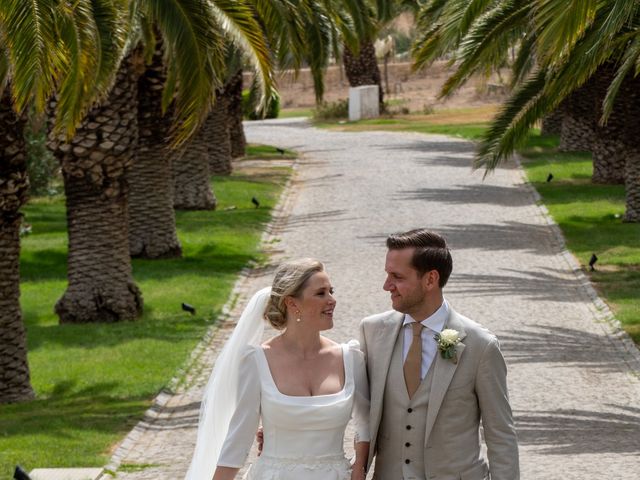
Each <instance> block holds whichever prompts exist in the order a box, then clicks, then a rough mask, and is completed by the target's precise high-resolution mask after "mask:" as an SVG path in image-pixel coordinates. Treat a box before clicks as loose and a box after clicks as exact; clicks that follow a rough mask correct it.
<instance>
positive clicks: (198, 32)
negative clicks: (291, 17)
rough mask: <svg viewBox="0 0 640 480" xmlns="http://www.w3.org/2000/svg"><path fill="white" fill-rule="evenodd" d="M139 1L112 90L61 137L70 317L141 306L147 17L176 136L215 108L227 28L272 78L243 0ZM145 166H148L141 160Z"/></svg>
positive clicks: (178, 139) (86, 318)
mask: <svg viewBox="0 0 640 480" xmlns="http://www.w3.org/2000/svg"><path fill="white" fill-rule="evenodd" d="M132 9H133V12H134V15H133V18H134V23H132V24H131V25H130V26H129V27H128V28H127V26H126V25H125V28H126V29H127V31H128V36H127V39H128V48H127V52H128V54H127V56H126V58H125V60H123V61H122V62H121V65H120V69H119V70H118V74H117V78H116V79H115V82H114V83H113V88H112V89H111V90H110V93H109V97H108V98H107V99H106V101H104V102H102V103H100V104H98V105H97V106H95V107H93V109H92V110H91V111H89V112H88V114H87V115H86V117H85V119H84V120H83V122H82V124H81V126H80V127H79V128H78V129H77V130H76V132H75V135H74V137H73V138H72V139H71V140H67V139H64V141H60V140H61V139H60V138H59V137H54V139H53V140H54V141H52V146H53V147H54V151H55V154H56V156H57V157H58V158H59V159H60V161H61V164H62V167H63V177H64V180H65V192H66V194H67V212H68V213H67V216H68V219H69V275H68V276H69V285H68V288H67V291H66V292H65V294H64V295H63V297H62V298H61V299H60V300H59V302H58V304H57V305H56V312H57V313H58V315H59V316H60V321H61V322H96V321H97V322H113V321H119V320H125V319H134V318H136V317H137V316H138V315H139V314H140V313H141V311H142V297H141V294H140V291H139V289H138V288H137V287H136V285H135V283H134V282H133V278H132V274H131V261H130V256H129V241H130V240H129V232H128V208H129V205H128V199H129V198H128V197H129V195H128V192H129V185H128V182H127V174H128V172H129V170H130V169H131V166H132V162H134V161H135V158H134V154H135V151H136V147H137V141H138V95H137V87H138V79H139V77H140V75H141V74H142V73H143V71H144V57H143V55H142V53H143V52H142V51H141V50H140V49H138V48H135V46H136V45H138V44H139V43H140V42H142V43H143V45H145V46H146V51H147V52H151V53H153V52H154V51H155V47H156V41H155V36H152V35H151V36H150V35H149V33H150V32H151V31H152V29H151V28H149V27H145V26H149V25H156V26H157V29H158V31H159V33H160V35H161V37H162V39H163V42H164V46H165V48H166V55H165V60H166V61H167V80H166V81H165V83H164V91H163V97H162V98H163V108H165V109H166V108H167V107H168V106H169V104H173V107H172V108H173V112H174V117H175V124H176V127H175V129H174V130H173V132H172V138H173V140H172V142H173V144H175V145H180V144H181V143H182V144H183V143H184V142H185V141H186V140H187V138H188V137H189V136H190V135H193V134H194V133H195V132H197V131H198V129H199V126H200V123H201V122H202V119H203V118H204V117H205V116H206V115H207V113H208V110H209V108H210V99H211V98H212V95H213V94H214V92H215V89H216V88H217V87H218V86H219V84H220V73H221V72H222V71H223V70H224V63H223V60H224V48H223V45H224V42H223V38H224V36H225V35H227V34H233V35H234V36H235V37H234V38H236V39H237V41H239V42H243V44H244V45H245V46H246V48H247V50H248V51H251V52H252V53H253V58H254V59H255V61H256V64H257V66H258V68H259V69H260V72H261V76H260V78H261V79H262V80H263V82H264V84H265V88H267V89H268V88H270V84H271V65H270V59H269V53H268V50H267V47H266V44H265V42H264V39H263V37H262V35H261V34H260V29H259V26H258V24H257V23H256V22H255V19H254V18H253V15H252V10H251V9H250V8H249V7H248V5H247V4H245V3H244V2H242V1H235V2H226V1H223V0H220V1H214V2H209V1H208V0H171V1H166V2H164V1H163V2H157V1H152V0H137V1H136V2H133V3H132ZM150 37H151V38H150ZM148 56H151V55H148ZM178 84H179V85H180V88H179V89H178V90H176V85H178ZM162 165H163V164H162V162H160V164H159V165H158V164H156V165H151V168H161V167H162ZM165 165H166V164H165ZM165 168H168V166H166V167H165ZM137 174H138V175H144V172H142V171H141V169H138V170H137ZM164 174H166V172H165V173H164ZM140 184H142V185H144V182H137V181H136V185H140ZM168 191H170V190H169V189H167V190H165V193H167V192H168ZM141 196H144V194H141ZM138 198H140V196H139V197H138ZM169 198H170V197H169ZM163 247H164V246H163ZM173 248H175V244H174V245H173ZM166 252H167V251H166V250H165V253H166ZM154 254H156V251H154Z"/></svg>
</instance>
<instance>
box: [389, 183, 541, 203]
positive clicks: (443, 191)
mask: <svg viewBox="0 0 640 480" xmlns="http://www.w3.org/2000/svg"><path fill="white" fill-rule="evenodd" d="M394 199H395V200H398V201H401V202H404V201H407V200H423V201H425V202H429V203H431V202H438V203H444V204H451V205H470V204H487V205H499V206H501V207H523V206H528V205H533V204H535V201H534V198H533V197H532V195H531V193H530V192H529V191H528V190H525V189H523V188H522V187H521V186H513V187H505V186H500V185H487V184H481V185H452V186H451V187H447V188H433V187H425V188H418V189H413V190H403V191H400V192H398V193H396V194H395V195H394Z"/></svg>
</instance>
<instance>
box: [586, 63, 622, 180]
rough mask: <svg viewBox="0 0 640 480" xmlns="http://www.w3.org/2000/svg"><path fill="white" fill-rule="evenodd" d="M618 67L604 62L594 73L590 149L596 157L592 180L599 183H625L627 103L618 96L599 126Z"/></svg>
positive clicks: (594, 158) (594, 157)
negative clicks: (604, 103) (625, 114)
mask: <svg viewBox="0 0 640 480" xmlns="http://www.w3.org/2000/svg"><path fill="white" fill-rule="evenodd" d="M615 72H616V66H615V65H614V64H611V63H605V64H604V65H602V66H601V67H599V68H598V70H597V71H596V72H595V73H594V75H593V80H592V81H591V80H590V82H591V84H592V85H593V92H594V99H593V101H594V104H593V111H594V112H595V116H594V128H593V133H594V136H593V143H592V145H591V147H592V148H591V152H592V157H593V174H592V176H591V181H592V182H593V183H599V184H620V185H621V184H623V183H624V165H625V161H626V150H627V148H626V146H625V144H624V129H625V126H624V123H625V120H624V111H623V109H624V105H623V102H624V101H625V100H623V99H622V98H621V97H620V96H618V98H617V100H616V102H615V104H614V108H613V111H612V112H611V115H610V116H609V119H608V120H607V123H606V124H605V125H600V118H601V117H602V110H603V107H602V102H603V100H604V98H605V96H606V94H607V89H608V88H609V85H610V84H611V82H612V81H613V79H614V76H615Z"/></svg>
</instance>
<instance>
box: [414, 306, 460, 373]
mask: <svg viewBox="0 0 640 480" xmlns="http://www.w3.org/2000/svg"><path fill="white" fill-rule="evenodd" d="M448 318H449V303H448V302H447V301H446V300H443V302H442V305H440V308H438V310H436V311H435V312H434V313H433V314H432V315H430V316H429V317H427V318H425V319H424V320H422V321H421V322H420V323H422V325H423V326H424V328H423V329H422V365H421V367H420V376H421V378H424V377H425V376H426V375H427V372H428V371H429V367H430V366H431V363H432V362H433V359H434V358H435V357H436V353H438V347H437V345H436V340H435V338H433V337H434V336H435V334H436V333H440V332H442V329H443V328H444V324H445V323H446V321H447V319H448ZM415 321H416V320H415V319H413V318H412V317H411V315H407V314H405V316H404V322H403V323H402V329H403V333H404V342H403V344H402V362H403V363H404V361H405V360H406V359H407V354H408V353H409V347H410V346H411V342H412V341H413V330H412V328H411V325H410V324H411V323H413V322H415Z"/></svg>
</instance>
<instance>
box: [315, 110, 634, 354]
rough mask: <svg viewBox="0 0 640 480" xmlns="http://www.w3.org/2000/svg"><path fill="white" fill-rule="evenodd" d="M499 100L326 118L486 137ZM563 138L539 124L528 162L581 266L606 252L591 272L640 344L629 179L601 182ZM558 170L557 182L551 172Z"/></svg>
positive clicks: (360, 127) (357, 127) (358, 127)
mask: <svg viewBox="0 0 640 480" xmlns="http://www.w3.org/2000/svg"><path fill="white" fill-rule="evenodd" d="M495 111H496V108H495V107H480V108H469V109H456V110H444V111H440V112H435V113H434V114H432V115H404V116H397V117H392V118H378V119H373V120H364V121H360V122H345V121H335V122H322V123H318V126H320V127H324V128H333V129H339V130H344V131H364V130H391V131H394V130H401V131H412V132H421V133H437V134H445V135H451V136H455V137H460V138H466V139H469V140H474V141H475V140H478V139H479V138H480V137H481V136H482V134H483V132H484V131H486V129H487V127H488V124H489V121H490V119H491V117H492V115H493V114H494V113H495ZM558 142H559V139H558V138H557V137H553V136H546V137H542V136H540V134H539V132H538V131H537V130H535V131H533V132H532V134H531V136H530V137H529V139H528V141H527V144H526V145H525V146H524V147H523V148H522V150H521V152H520V153H521V155H522V156H523V162H522V165H523V168H524V170H525V173H526V175H527V178H528V180H529V181H530V182H531V183H532V184H533V186H534V187H535V188H536V189H537V190H538V192H539V193H540V196H541V197H542V201H543V203H544V204H545V205H546V207H547V208H548V210H549V213H550V214H551V216H552V217H553V219H554V221H555V222H556V223H557V224H558V225H559V227H560V229H561V230H562V233H563V235H564V237H565V239H566V244H567V248H568V249H569V250H570V251H571V252H572V253H573V254H574V255H575V257H576V258H577V259H578V261H579V262H580V264H581V265H588V262H589V258H590V257H591V254H592V253H595V254H596V255H597V256H598V259H599V260H598V263H597V267H596V271H595V272H589V271H586V269H585V271H586V273H587V275H588V276H589V277H590V279H591V281H592V283H593V285H594V286H595V287H596V289H597V290H598V292H599V293H600V295H601V296H602V297H603V299H604V300H605V301H606V302H607V304H608V305H609V306H610V307H611V309H612V311H613V312H614V314H615V315H616V318H617V319H618V320H620V322H621V324H622V326H623V328H624V329H625V330H626V332H627V333H629V335H630V336H631V337H632V338H633V340H634V341H635V342H636V344H640V295H638V292H640V224H630V223H622V221H621V217H622V215H623V213H624V208H625V207H624V206H625V196H624V186H622V185H593V184H592V183H591V180H590V179H591V173H592V162H591V155H590V154H588V153H587V154H581V153H560V152H558V151H557V146H558ZM549 173H553V181H551V182H547V181H546V179H547V176H548V174H549Z"/></svg>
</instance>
